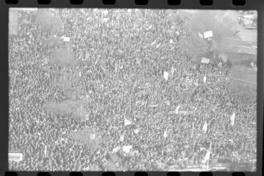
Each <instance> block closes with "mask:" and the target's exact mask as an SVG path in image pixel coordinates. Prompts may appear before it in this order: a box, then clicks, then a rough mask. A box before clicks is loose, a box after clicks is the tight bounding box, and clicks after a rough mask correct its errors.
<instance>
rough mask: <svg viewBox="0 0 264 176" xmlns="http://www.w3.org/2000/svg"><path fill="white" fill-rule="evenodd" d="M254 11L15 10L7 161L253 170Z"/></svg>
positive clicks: (49, 166) (23, 165)
mask: <svg viewBox="0 0 264 176" xmlns="http://www.w3.org/2000/svg"><path fill="white" fill-rule="evenodd" d="M256 21H257V13H256V12H255V11H224V10H221V11H219V10H218V11H216V10H215V11H213V10H211V11H209V10H150V9H111V10H110V9H43V8H42V9H36V8H32V9H23V8H19V9H15V8H11V9H10V10H9V101H10V102H9V103H10V106H9V169H10V170H17V171H18V170H25V171H29V170H36V171H39V170H41V171H61V170H64V171H88V170H92V171H95V170H100V171H106V170H114V171H117V170H122V171H126V170H146V171H167V170H170V171H172V170H175V171H190V170H192V171H203V170H227V171H254V170H255V169H256V167H255V166H256V85H257V83H256V73H257V67H256V59H257V58H256V46H257V44H256V42H257V37H256V31H257V28H256Z"/></svg>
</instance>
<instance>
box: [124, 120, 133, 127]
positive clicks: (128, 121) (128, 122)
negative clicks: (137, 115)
mask: <svg viewBox="0 0 264 176" xmlns="http://www.w3.org/2000/svg"><path fill="white" fill-rule="evenodd" d="M131 124H132V121H130V120H128V119H126V118H125V121H124V125H125V126H127V125H131Z"/></svg>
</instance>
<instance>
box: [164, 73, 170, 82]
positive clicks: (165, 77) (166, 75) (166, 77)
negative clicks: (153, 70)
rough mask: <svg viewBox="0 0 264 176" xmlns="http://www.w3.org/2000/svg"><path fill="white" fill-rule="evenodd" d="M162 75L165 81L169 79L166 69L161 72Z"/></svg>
mask: <svg viewBox="0 0 264 176" xmlns="http://www.w3.org/2000/svg"><path fill="white" fill-rule="evenodd" d="M163 77H164V79H165V80H166V81H167V80H168V79H169V73H168V72H166V71H164V72H163Z"/></svg>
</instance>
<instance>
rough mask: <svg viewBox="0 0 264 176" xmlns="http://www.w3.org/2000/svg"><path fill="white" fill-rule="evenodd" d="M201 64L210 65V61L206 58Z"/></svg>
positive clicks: (203, 58)
mask: <svg viewBox="0 0 264 176" xmlns="http://www.w3.org/2000/svg"><path fill="white" fill-rule="evenodd" d="M201 63H202V64H209V63H210V59H208V58H206V57H202V59H201Z"/></svg>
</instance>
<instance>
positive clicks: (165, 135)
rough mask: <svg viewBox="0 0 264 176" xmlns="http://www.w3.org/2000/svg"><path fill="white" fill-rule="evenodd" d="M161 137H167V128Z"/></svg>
mask: <svg viewBox="0 0 264 176" xmlns="http://www.w3.org/2000/svg"><path fill="white" fill-rule="evenodd" d="M163 137H164V138H167V137H168V132H167V130H166V131H165V132H164V134H163Z"/></svg>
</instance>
